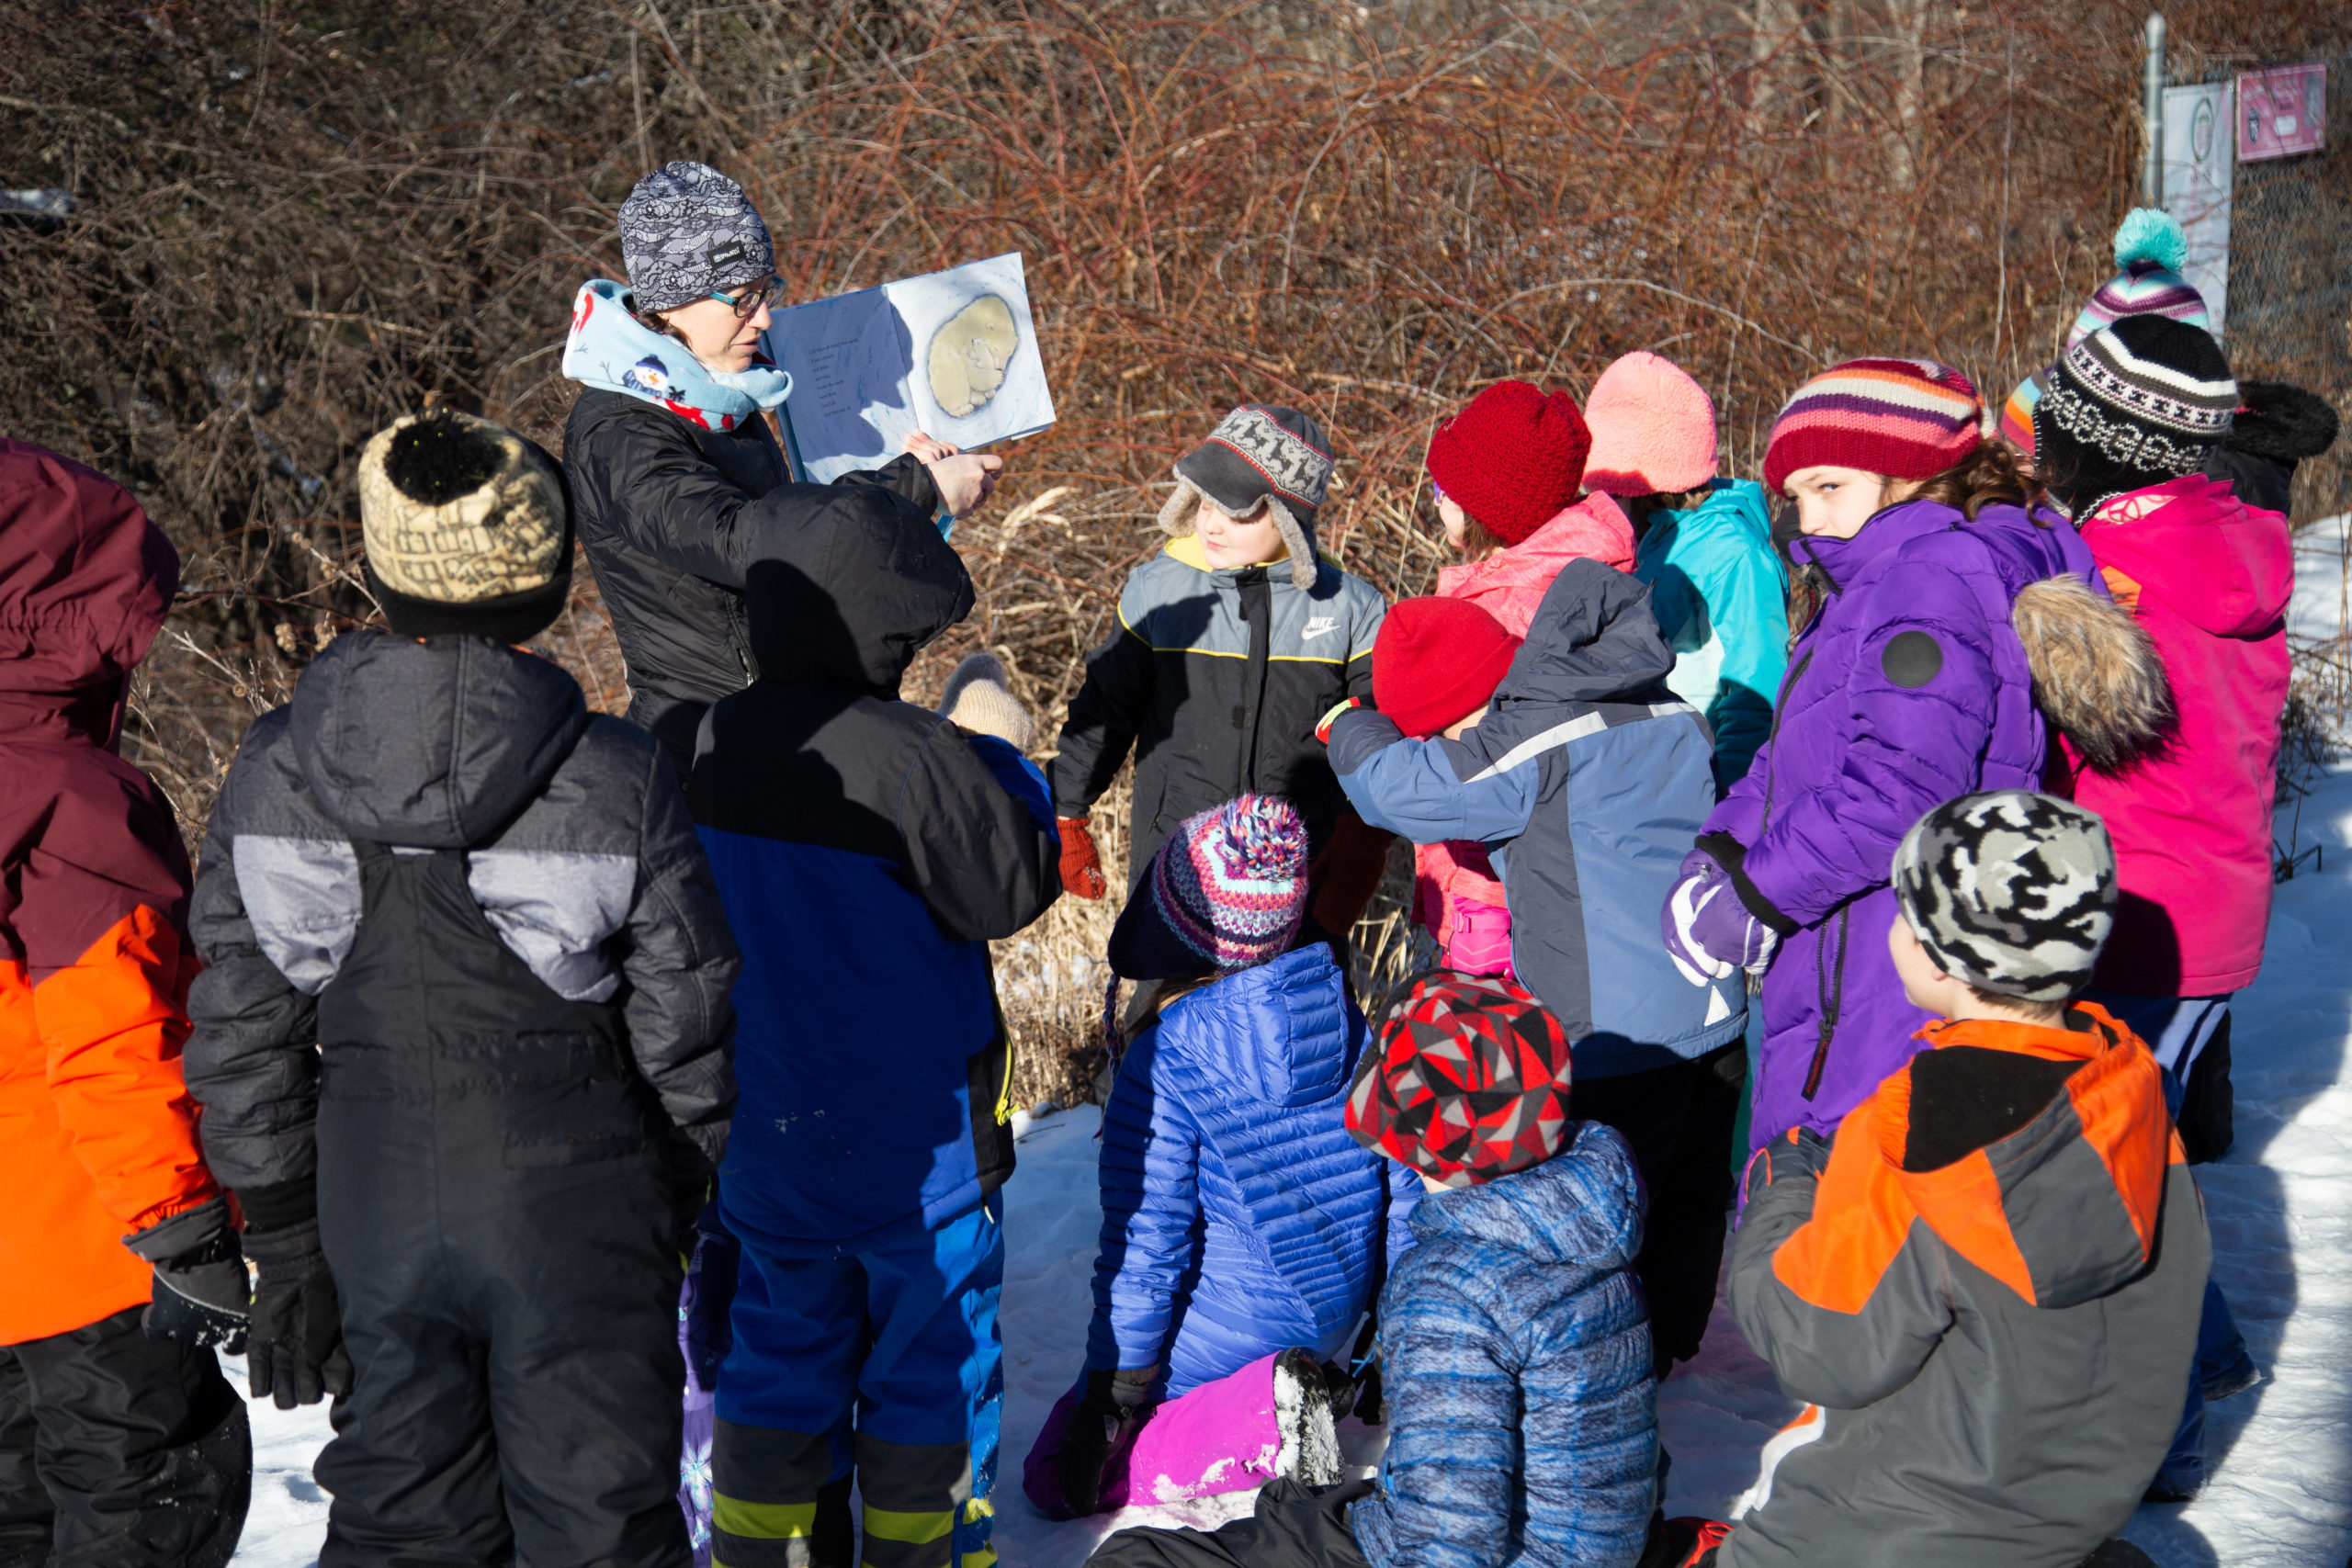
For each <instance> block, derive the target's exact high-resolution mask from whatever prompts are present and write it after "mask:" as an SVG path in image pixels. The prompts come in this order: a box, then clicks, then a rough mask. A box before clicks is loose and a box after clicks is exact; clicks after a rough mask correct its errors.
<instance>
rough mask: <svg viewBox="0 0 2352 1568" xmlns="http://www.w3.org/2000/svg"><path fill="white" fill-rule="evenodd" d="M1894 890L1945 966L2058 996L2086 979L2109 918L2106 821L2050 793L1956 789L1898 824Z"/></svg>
mask: <svg viewBox="0 0 2352 1568" xmlns="http://www.w3.org/2000/svg"><path fill="white" fill-rule="evenodd" d="M1894 897H1895V901H1896V902H1897V903H1898V904H1900V905H1901V906H1902V908H1903V918H1904V919H1906V920H1908V921H1910V922H1911V930H1912V931H1914V932H1915V933H1917V936H1918V938H1919V945H1920V946H1922V947H1924V948H1926V949H1927V950H1928V957H1930V958H1932V959H1934V960H1935V961H1936V966H1937V967H1938V968H1939V969H1941V970H1942V971H1943V972H1944V973H1945V974H1947V975H1951V976H1956V977H1957V978H1959V979H1962V980H1965V981H1967V982H1968V983H1969V984H1970V985H1972V986H1974V987H1977V988H1978V989H1980V990H1985V991H1992V992H1995V993H1997V994H1998V995H2001V996H2005V997H2015V998H2018V1000H2020V1001H2029V1002H2063V1001H2064V1000H2066V999H2067V998H2070V997H2072V996H2073V995H2074V994H2075V992H2076V991H2079V990H2081V989H2082V988H2083V987H2085V986H2086V985H2088V984H2089V983H2090V977H2091V966H2092V964H2095V963H2097V962H2098V953H2099V949H2100V948H2102V947H2104V946H2106V945H2107V933H2108V931H2109V928H2110V927H2112V926H2113V925H2114V924H2115V845H2114V844H2113V843H2112V842H2111V841H2110V840H2109V838H2108V836H2107V824H2105V823H2104V822H2101V821H2100V820H2099V819H2098V817H2097V816H2096V815H2094V814H2093V813H2091V812H2088V811H2086V810H2084V809H2083V808H2082V807H2079V806H2076V805H2075V804H2074V803H2073V802H2071V801H2065V800H2061V799H2059V798H2058V797H2057V796H2056V795H2036V794H2033V793H2032V792H2030V791H2029V790H2022V789H2001V790H1988V791H1986V792H1985V793H1984V794H1981V795H1962V796H1961V797H1960V798H1959V799H1957V800H1947V801H1945V802H1944V803H1943V804H1942V805H1941V806H1939V807H1936V808H1935V809H1934V810H1933V811H1930V812H1928V814H1927V815H1926V816H1925V817H1922V818H1919V821H1918V823H1917V826H1915V827H1914V828H1913V829H1911V831H1910V832H1909V833H1907V834H1905V836H1904V840H1903V845H1902V847H1901V848H1900V849H1898V850H1896V851H1895V852H1894Z"/></svg>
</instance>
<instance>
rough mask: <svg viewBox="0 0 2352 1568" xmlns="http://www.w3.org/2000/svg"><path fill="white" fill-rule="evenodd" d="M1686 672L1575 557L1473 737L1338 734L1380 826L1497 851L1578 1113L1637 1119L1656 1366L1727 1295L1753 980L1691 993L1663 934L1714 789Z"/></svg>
mask: <svg viewBox="0 0 2352 1568" xmlns="http://www.w3.org/2000/svg"><path fill="white" fill-rule="evenodd" d="M1673 666H1674V654H1673V651H1672V650H1671V649H1669V648H1668V646H1667V644H1666V641H1665V639H1664V638H1663V637H1660V636H1659V634H1658V629H1657V621H1656V620H1655V619H1654V618H1653V617H1652V616H1651V614H1650V608H1649V590H1648V589H1647V588H1646V587H1645V586H1644V585H1643V584H1641V583H1640V582H1637V581H1634V579H1633V578H1631V577H1629V576H1627V575H1626V574H1624V573H1623V572H1620V571H1612V570H1610V569H1609V568H1608V567H1605V566H1603V565H1601V564H1600V562H1598V561H1593V560H1572V561H1570V562H1568V563H1567V565H1566V567H1565V568H1563V569H1562V570H1561V572H1560V575H1559V576H1558V577H1556V578H1555V579H1554V580H1553V581H1552V586H1551V587H1550V588H1549V589H1548V590H1546V591H1545V592H1544V602H1543V603H1542V604H1540V605H1538V606H1537V608H1536V612H1535V618H1534V619H1533V621H1532V622H1531V623H1530V625H1529V626H1528V630H1527V642H1526V646H1525V647H1523V648H1521V649H1520V651H1519V656H1518V658H1517V659H1515V660H1513V661H1512V663H1511V668H1510V673H1509V674H1508V675H1506V676H1504V678H1503V682H1502V684H1501V685H1499V686H1498V687H1497V688H1496V690H1495V696H1494V702H1493V705H1491V707H1490V708H1489V710H1488V712H1487V716H1486V717H1485V718H1483V719H1482V720H1480V721H1479V723H1478V725H1477V726H1476V728H1472V729H1469V730H1466V731H1464V734H1463V736H1462V739H1459V740H1447V739H1442V738H1441V739H1430V740H1408V739H1405V738H1404V737H1403V736H1402V735H1401V734H1399V733H1398V731H1397V726H1396V725H1395V724H1394V723H1392V722H1391V721H1389V720H1388V719H1387V718H1385V717H1384V716H1381V715H1380V714H1377V713H1374V712H1372V711H1370V710H1368V709H1358V710H1354V711H1351V712H1350V713H1346V714H1343V715H1341V716H1340V718H1339V719H1338V720H1337V721H1336V722H1334V723H1333V725H1332V726H1331V731H1330V735H1331V765H1332V767H1333V769H1334V770H1336V771H1337V773H1339V776H1340V785H1341V786H1342V787H1343V788H1344V789H1345V790H1346V791H1347V794H1348V799H1349V800H1350V801H1351V802H1352V803H1353V804H1354V806H1355V807H1356V809H1357V810H1358V811H1360V812H1362V813H1363V818H1364V820H1365V821H1367V822H1369V823H1371V824H1372V825H1373V826H1374V827H1376V828H1386V829H1391V830H1393V831H1395V832H1397V833H1400V834H1402V835H1403V836H1404V837H1406V838H1408V839H1410V840H1413V841H1414V842H1416V843H1435V842H1437V841H1439V840H1445V839H1475V840H1478V841H1480V842H1482V843H1484V844H1486V845H1487V848H1488V850H1489V851H1490V852H1492V854H1493V857H1494V863H1495V866H1496V868H1497V870H1498V872H1499V873H1500V874H1501V876H1502V879H1503V888H1504V892H1505V894H1506V896H1507V897H1508V898H1509V900H1510V920H1511V933H1512V958H1513V961H1514V963H1515V964H1516V966H1517V968H1518V971H1519V977H1520V980H1521V983H1522V984H1524V985H1525V986H1526V987H1527V988H1528V989H1529V990H1531V991H1532V992H1533V993H1534V994H1535V997H1536V998H1537V999H1538V1000H1539V1001H1541V1002H1542V1003H1543V1004H1544V1007H1546V1008H1547V1009H1549V1010H1551V1012H1552V1014H1553V1015H1554V1016H1555V1018H1557V1019H1558V1020H1559V1021H1560V1026H1561V1027H1562V1028H1563V1029H1564V1030H1565V1031H1566V1032H1567V1036H1568V1040H1569V1043H1570V1046H1571V1049H1572V1050H1573V1052H1574V1057H1575V1089H1574V1091H1573V1101H1572V1105H1571V1111H1572V1113H1573V1114H1575V1115H1577V1116H1578V1117H1580V1118H1585V1119H1589V1120H1593V1121H1599V1122H1606V1123H1607V1124H1608V1125H1610V1126H1611V1127H1614V1128H1616V1129H1617V1130H1618V1131H1619V1132H1621V1133H1623V1134H1624V1135H1625V1138H1626V1141H1627V1142H1629V1143H1630V1144H1631V1145H1633V1148H1634V1159H1635V1161H1636V1162H1637V1163H1638V1164H1639V1166H1640V1167H1641V1171H1642V1177H1643V1179H1644V1180H1645V1181H1646V1182H1647V1183H1648V1184H1649V1196H1650V1210H1649V1228H1648V1235H1649V1241H1648V1245H1647V1246H1646V1247H1645V1248H1644V1249H1643V1252H1642V1256H1641V1258H1640V1259H1639V1260H1638V1263H1637V1267H1638V1268H1639V1269H1640V1271H1641V1275H1642V1283H1643V1286H1644V1288H1645V1291H1646V1292H1648V1295H1649V1302H1650V1314H1651V1319H1652V1324H1653V1327H1654V1330H1655V1338H1656V1340H1657V1349H1658V1353H1659V1357H1660V1364H1661V1366H1662V1367H1663V1366H1664V1365H1665V1364H1666V1361H1667V1359H1668V1358H1671V1359H1688V1358H1689V1357H1691V1356H1692V1355H1695V1354H1697V1352H1698V1348H1699V1340H1700V1338H1701V1337H1702V1336H1703V1335H1704V1333H1705V1331H1706V1324H1707V1315H1708V1312H1709V1310H1710V1309H1711V1308H1712V1307H1713V1303H1714V1295H1715V1275H1716V1272H1717V1269H1718V1266H1719V1264H1720V1263H1721V1260H1722V1257H1723V1242H1724V1211H1725V1209H1726V1208H1727V1207H1728V1206H1729V1203H1730V1199H1731V1143H1732V1135H1733V1129H1734V1125H1735V1123H1736V1121H1737V1118H1738V1111H1739V1098H1740V1091H1741V1089H1742V1088H1743V1087H1744V1085H1745V1084H1746V1081H1747V1055H1746V1053H1745V1050H1744V1048H1743V1047H1742V1045H1741V1043H1740V1032H1741V1029H1742V1026H1743V1025H1744V1023H1745V1022H1746V1017H1747V991H1746V988H1745V985H1744V980H1745V976H1739V975H1734V976H1732V977H1731V978H1730V979H1727V980H1718V981H1716V982H1714V983H1713V984H1712V985H1708V986H1704V987H1694V986H1692V985H1691V984H1690V983H1689V982H1688V981H1686V980H1684V979H1683V978H1682V976H1680V974H1679V972H1677V971H1676V969H1675V968H1674V965H1673V963H1672V961H1671V960H1670V959H1668V957H1667V955H1666V949H1665V945H1664V943H1662V942H1660V941H1659V939H1658V910H1659V908H1660V907H1661V906H1662V905H1664V903H1665V902H1666V896H1667V893H1668V890H1669V889H1670V888H1671V887H1672V886H1673V885H1674V881H1675V877H1676V874H1677V873H1678V871H1679V868H1680V865H1681V863H1682V857H1683V856H1684V855H1686V854H1688V853H1690V852H1691V842H1692V840H1695V839H1696V838H1697V837H1698V832H1699V827H1700V824H1701V823H1702V822H1704V821H1705V820H1706V817H1707V813H1708V812H1709V811H1710V810H1712V809H1713V805H1714V798H1715V783H1714V773H1713V761H1712V753H1713V738H1712V737H1711V736H1710V735H1709V733H1708V730H1707V726H1706V724H1705V722H1704V721H1703V720H1702V718H1701V717H1700V716H1699V713H1698V710H1696V709H1695V708H1693V707H1691V705H1689V704H1687V703H1683V702H1679V701H1677V700H1676V699H1675V697H1674V695H1673V694H1672V693H1670V692H1668V690H1667V689H1666V687H1665V686H1664V685H1662V684H1661V683H1660V682H1662V680H1663V678H1664V677H1665V675H1666V673H1667V671H1669V670H1671V669H1672V668H1673Z"/></svg>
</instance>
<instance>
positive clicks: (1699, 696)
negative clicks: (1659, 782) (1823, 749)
mask: <svg viewBox="0 0 2352 1568" xmlns="http://www.w3.org/2000/svg"><path fill="white" fill-rule="evenodd" d="M1634 576H1635V577H1638V578H1640V579H1641V580H1642V581H1644V582H1646V583H1648V584H1649V585H1650V609H1651V611H1652V613H1654V614H1655V615H1657V624H1658V629H1659V630H1660V631H1662V632H1664V633H1665V634H1666V638H1667V641H1668V642H1669V643H1671V644H1672V645H1673V647H1674V651H1675V656H1676V657H1675V663H1674V672H1673V673H1672V674H1671V675H1668V677H1667V679H1666V683H1667V685H1668V687H1669V688H1671V689H1672V691H1673V692H1674V694H1675V695H1677V696H1679V697H1680V698H1681V699H1682V700H1683V701H1685V702H1687V703H1690V704H1691V705H1693V706H1695V707H1698V708H1701V709H1702V710H1703V711H1704V712H1705V713H1706V716H1707V723H1708V725H1709V727H1710V728H1713V730H1714V733H1715V788H1716V791H1717V792H1718V793H1721V792H1723V791H1725V790H1728V789H1730V788H1731V786H1732V785H1733V784H1737V783H1738V782H1739V781H1740V779H1741V778H1742V777H1743V776H1745V775H1746V773H1747V765H1748V763H1749V762H1750V761H1753V760H1754V759H1755V756H1756V749H1757V748H1758V746H1761V745H1762V744H1763V743H1764V737H1765V736H1766V735H1767V734H1768V733H1769V732H1770V729H1771V728H1772V703H1773V699H1774V697H1775V696H1776V694H1778V693H1779V691H1780V689H1781V675H1782V674H1783V673H1784V672H1785V671H1787V669H1788V667H1789V609H1788V575H1787V573H1786V571H1785V570H1783V569H1782V567H1781V558H1780V554H1779V552H1777V551H1776V550H1774V549H1773V548H1772V519H1771V516H1770V513H1769V512H1768V511H1767V509H1766V506H1765V497H1764V487H1763V486H1761V485H1759V484H1757V483H1755V482H1754V481H1753V480H1750V479H1718V480H1716V481H1715V487H1714V493H1713V495H1710V496H1709V497H1708V498H1707V499H1706V501H1705V502H1703V503H1702V504H1701V505H1700V506H1699V507H1698V508H1697V509H1696V510H1694V511H1691V512H1653V513H1650V515H1649V527H1648V531H1647V532H1645V534H1644V535H1643V536H1642V543H1641V553H1640V555H1639V556H1638V558H1636V559H1635V561H1634Z"/></svg>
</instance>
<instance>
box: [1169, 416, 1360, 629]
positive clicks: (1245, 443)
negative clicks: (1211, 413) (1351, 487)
mask: <svg viewBox="0 0 2352 1568" xmlns="http://www.w3.org/2000/svg"><path fill="white" fill-rule="evenodd" d="M1330 486H1331V438H1330V437H1329V436H1328V435H1326V434H1323V427H1322V426H1321V425H1319V424H1317V423H1315V421H1314V420H1313V419H1312V418H1310V417H1309V416H1307V415H1306V414H1303V413H1301V412H1298V410H1296V409H1294V408H1286V407H1284V406H1283V405H1282V404H1281V403H1243V404H1242V405H1241V406H1240V407H1239V408H1238V409H1235V410H1234V411H1233V412H1231V413H1229V414H1227V415H1226V416H1225V417H1224V418H1223V419H1221V420H1219V421H1217V422H1216V429H1215V430H1212V431H1210V432H1209V438H1208V439H1207V440H1206V441H1204V442H1202V443H1201V444H1200V445H1199V446H1195V447H1194V448H1193V450H1191V451H1190V452H1187V453H1185V454H1184V456H1182V457H1179V458H1177V459H1176V490H1175V492H1174V493H1173V494H1171V495H1170V497H1169V498H1168V502H1167V504H1166V505H1164V506H1162V507H1161V508H1160V509H1159V525H1160V527H1161V528H1162V529H1164V530H1166V531H1167V532H1168V533H1170V534H1172V535H1174V536H1177V537H1178V538H1182V537H1183V536H1185V535H1186V534H1189V533H1191V532H1192V531H1193V515H1194V513H1196V512H1197V511H1198V509H1199V507H1200V503H1201V500H1202V498H1203V497H1204V496H1205V497H1206V498H1207V499H1208V500H1209V501H1210V502H1214V503H1215V504H1216V508H1217V510H1218V511H1220V512H1222V513H1225V514H1226V515H1227V516H1228V517H1242V518H1249V517H1255V516H1256V515H1257V514H1258V509H1259V508H1260V507H1261V506H1262V507H1265V508H1267V509H1268V510H1269V511H1271V512H1272V514H1273V519H1274V527H1275V531H1276V532H1277V533H1279V534H1281V536H1282V540H1283V545H1284V546H1285V547H1287V548H1288V549H1289V551H1290V579H1291V582H1292V583H1293V584H1294V585H1295V586H1296V587H1299V588H1311V587H1313V586H1314V585H1315V572H1316V567H1315V519H1316V517H1317V514H1318V513H1321V512H1322V510H1323V498H1324V495H1325V494H1326V492H1328V491H1329V489H1330Z"/></svg>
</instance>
